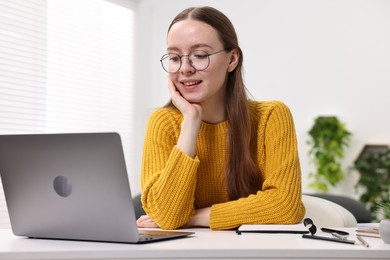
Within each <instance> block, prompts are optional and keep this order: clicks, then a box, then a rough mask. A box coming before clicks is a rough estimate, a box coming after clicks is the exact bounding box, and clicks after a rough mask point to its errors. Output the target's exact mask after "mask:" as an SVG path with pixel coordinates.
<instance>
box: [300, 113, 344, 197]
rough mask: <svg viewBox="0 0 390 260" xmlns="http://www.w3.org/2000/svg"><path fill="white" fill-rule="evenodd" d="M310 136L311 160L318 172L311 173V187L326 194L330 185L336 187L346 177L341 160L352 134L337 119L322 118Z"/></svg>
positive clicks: (311, 130) (317, 120) (319, 118)
mask: <svg viewBox="0 0 390 260" xmlns="http://www.w3.org/2000/svg"><path fill="white" fill-rule="evenodd" d="M309 135H310V139H309V140H308V141H307V143H308V144H309V145H310V146H311V147H310V150H309V158H310V161H311V162H312V163H313V164H314V165H315V167H316V172H310V173H309V178H310V179H312V182H311V183H310V184H309V187H311V188H313V189H314V190H317V191H319V192H322V193H326V192H327V191H328V189H329V185H331V186H335V185H336V184H337V183H339V182H340V181H341V180H342V179H343V177H344V171H343V170H342V167H341V159H342V158H343V157H344V149H345V148H346V147H347V146H348V145H349V141H350V136H351V133H350V132H349V131H348V130H347V129H346V127H345V125H344V124H343V123H342V122H340V121H339V120H338V118H337V117H335V116H326V117H324V116H320V117H317V118H316V119H315V122H314V125H313V127H312V128H311V129H310V131H309Z"/></svg>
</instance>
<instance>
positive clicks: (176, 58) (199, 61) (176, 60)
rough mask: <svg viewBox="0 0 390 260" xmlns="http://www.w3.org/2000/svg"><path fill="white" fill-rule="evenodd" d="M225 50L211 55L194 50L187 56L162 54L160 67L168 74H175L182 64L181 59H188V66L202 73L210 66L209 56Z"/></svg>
mask: <svg viewBox="0 0 390 260" xmlns="http://www.w3.org/2000/svg"><path fill="white" fill-rule="evenodd" d="M223 51H225V50H220V51H217V52H213V53H207V52H206V51H201V50H196V51H192V52H190V53H189V54H187V55H179V54H176V53H167V54H164V55H163V56H162V57H161V59H160V62H161V66H162V67H163V69H164V70H165V71H166V72H168V73H175V72H178V71H179V70H180V68H181V65H182V64H183V61H182V58H183V57H186V56H187V57H188V61H189V62H190V65H191V66H192V67H193V68H194V69H196V70H198V71H202V70H205V69H207V68H208V67H209V65H210V56H211V55H214V54H217V53H220V52H223Z"/></svg>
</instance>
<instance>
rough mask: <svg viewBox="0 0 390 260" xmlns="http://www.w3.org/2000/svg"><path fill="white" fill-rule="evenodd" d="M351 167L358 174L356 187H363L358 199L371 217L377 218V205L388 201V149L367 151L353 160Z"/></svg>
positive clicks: (389, 193) (389, 158) (389, 179)
mask: <svg viewBox="0 0 390 260" xmlns="http://www.w3.org/2000/svg"><path fill="white" fill-rule="evenodd" d="M353 168H354V169H356V170H357V171H358V172H359V174H360V178H359V180H358V182H357V184H356V188H362V189H363V192H362V194H361V195H360V201H361V202H362V203H363V204H364V205H365V206H366V208H367V209H368V210H369V211H370V212H371V214H372V219H373V220H378V216H377V212H378V206H379V205H381V203H382V202H384V203H389V202H390V149H387V150H385V151H378V152H370V153H367V154H366V155H365V156H362V157H361V158H358V159H357V160H356V161H355V163H354V166H353ZM382 209H383V207H382ZM385 212H386V211H385Z"/></svg>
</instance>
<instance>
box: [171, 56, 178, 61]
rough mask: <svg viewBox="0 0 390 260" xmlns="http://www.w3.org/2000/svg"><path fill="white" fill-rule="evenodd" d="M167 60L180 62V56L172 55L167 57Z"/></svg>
mask: <svg viewBox="0 0 390 260" xmlns="http://www.w3.org/2000/svg"><path fill="white" fill-rule="evenodd" d="M169 61H172V62H180V57H179V56H172V57H170V58H169Z"/></svg>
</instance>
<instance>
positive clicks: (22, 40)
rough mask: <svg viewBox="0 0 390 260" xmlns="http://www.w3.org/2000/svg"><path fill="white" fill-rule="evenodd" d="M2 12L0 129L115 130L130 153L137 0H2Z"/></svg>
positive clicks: (0, 213) (5, 222)
mask: <svg viewBox="0 0 390 260" xmlns="http://www.w3.org/2000/svg"><path fill="white" fill-rule="evenodd" d="M117 2H120V4H117ZM0 10H1V12H0V134H15V133H57V132H67V133H68V132H108V131H109V132H113V131H114V132H118V133H120V135H121V137H122V142H123V146H124V151H125V157H126V160H127V158H129V157H132V154H133V153H134V151H133V149H132V142H133V141H132V138H133V132H132V122H133V113H134V107H133V106H132V104H133V103H134V102H132V100H133V98H134V97H133V91H132V90H133V77H134V75H133V67H134V65H133V55H134V30H135V29H134V6H133V3H132V1H131V0H121V1H113V0H110V1H106V0H94V1H90V0H61V1H58V0H2V1H0ZM0 170H1V166H0ZM1 227H10V224H9V218H8V214H7V209H6V204H5V199H4V194H3V189H2V188H1V190H0V228H1Z"/></svg>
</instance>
